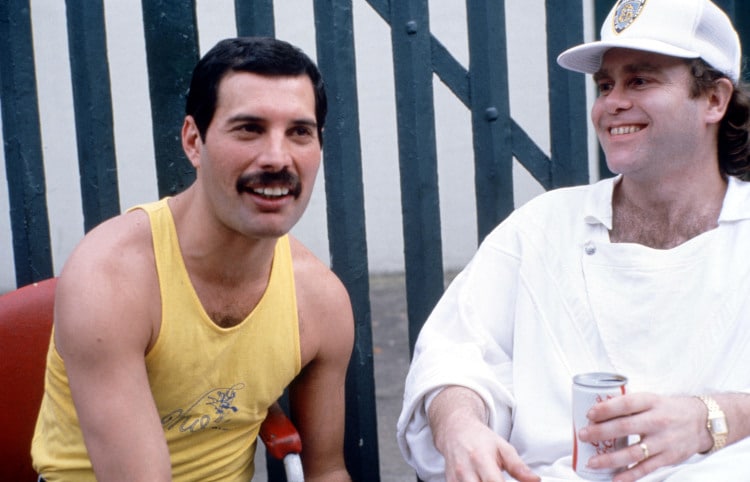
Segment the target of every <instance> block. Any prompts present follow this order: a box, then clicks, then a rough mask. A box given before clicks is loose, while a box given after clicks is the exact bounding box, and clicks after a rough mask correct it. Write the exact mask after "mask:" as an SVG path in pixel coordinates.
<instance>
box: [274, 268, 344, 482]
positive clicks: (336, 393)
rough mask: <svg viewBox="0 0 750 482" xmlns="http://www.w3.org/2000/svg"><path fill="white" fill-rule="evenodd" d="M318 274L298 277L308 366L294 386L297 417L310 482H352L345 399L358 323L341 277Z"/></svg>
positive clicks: (292, 396) (293, 408)
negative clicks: (346, 453) (348, 468)
mask: <svg viewBox="0 0 750 482" xmlns="http://www.w3.org/2000/svg"><path fill="white" fill-rule="evenodd" d="M316 263H317V262H316ZM296 269H297V267H296V266H295V270H296ZM313 271H314V272H315V273H316V274H315V275H314V276H313V277H310V278H306V276H305V275H303V276H301V277H299V276H298V288H297V291H298V300H299V308H300V317H301V321H300V338H301V344H302V351H303V363H305V362H306V365H305V366H304V368H303V369H302V373H300V375H299V376H298V377H297V379H296V380H295V381H294V382H293V383H292V385H291V387H290V392H289V393H290V402H291V411H292V414H291V415H292V420H293V421H294V423H295V425H296V426H297V430H298V431H299V433H300V437H301V438H302V464H303V467H304V471H305V480H309V481H311V482H314V481H331V482H338V481H347V482H348V481H350V480H351V479H350V477H349V474H348V473H347V471H346V465H345V464H344V418H345V417H344V415H345V410H346V407H345V396H344V395H345V380H346V370H347V367H348V364H349V358H350V357H351V352H352V346H353V342H354V319H353V315H352V309H351V304H350V301H349V296H348V294H347V292H346V289H345V288H344V286H343V285H342V284H341V282H340V281H339V280H338V278H336V277H335V276H334V275H333V273H331V272H330V271H329V270H328V269H327V268H325V270H318V269H315V270H313ZM309 274H310V272H307V275H309ZM306 279H307V281H305V280H306ZM310 281H312V282H310Z"/></svg>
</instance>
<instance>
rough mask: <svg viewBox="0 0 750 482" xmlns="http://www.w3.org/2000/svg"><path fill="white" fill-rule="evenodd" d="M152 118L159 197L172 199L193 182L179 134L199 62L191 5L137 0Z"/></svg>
mask: <svg viewBox="0 0 750 482" xmlns="http://www.w3.org/2000/svg"><path fill="white" fill-rule="evenodd" d="M142 5H143V27H144V35H145V37H146V58H147V63H148V79H149V91H150V94H151V118H152V124H153V134H154V152H155V155H156V174H157V179H158V184H159V196H168V195H173V194H177V193H178V192H180V191H182V190H183V189H184V188H186V187H187V186H188V185H190V184H191V183H192V182H193V180H194V179H195V171H194V170H193V166H192V165H190V163H189V162H188V161H187V159H186V158H185V154H184V153H183V151H182V143H181V140H180V128H181V127H182V122H183V119H184V117H185V110H184V107H185V94H186V93H187V91H188V88H189V87H190V76H191V75H192V72H193V67H195V64H196V63H197V62H198V54H199V49H198V30H197V27H196V18H195V0H142Z"/></svg>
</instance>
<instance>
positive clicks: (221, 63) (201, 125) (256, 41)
mask: <svg viewBox="0 0 750 482" xmlns="http://www.w3.org/2000/svg"><path fill="white" fill-rule="evenodd" d="M228 72H250V73H254V74H259V75H269V76H297V75H307V76H308V77H309V78H310V81H311V82H312V85H313V91H314V93H315V121H316V123H317V124H318V126H317V127H318V139H319V140H320V144H321V146H322V145H323V126H324V124H325V119H326V114H327V112H328V103H327V99H326V91H325V86H324V84H323V78H322V77H321V75H320V71H319V70H318V67H317V66H316V65H315V63H314V62H313V61H312V60H310V58H309V57H308V56H307V55H306V54H305V53H304V52H302V50H300V49H299V48H297V47H295V46H294V45H291V44H290V43H287V42H284V41H283V40H277V39H274V38H270V37H237V38H228V39H225V40H222V41H220V42H219V43H217V44H216V45H215V46H214V47H213V48H212V49H211V50H209V51H208V52H207V53H206V54H205V55H204V56H203V58H201V59H200V61H199V62H198V64H197V65H196V66H195V69H193V76H192V79H191V80H190V90H189V91H188V94H187V102H186V103H185V114H187V115H189V116H192V117H193V119H194V120H195V125H196V126H197V127H198V132H199V133H200V136H201V139H203V140H205V139H206V131H208V126H209V124H211V119H213V116H214V111H215V110H216V100H217V96H218V89H219V83H220V82H221V80H222V79H223V78H224V76H225V75H226V74H227V73H228Z"/></svg>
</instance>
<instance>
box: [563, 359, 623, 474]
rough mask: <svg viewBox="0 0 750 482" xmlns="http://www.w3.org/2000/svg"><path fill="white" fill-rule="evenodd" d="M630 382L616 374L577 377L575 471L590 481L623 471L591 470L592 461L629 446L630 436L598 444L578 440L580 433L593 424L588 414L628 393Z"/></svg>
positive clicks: (574, 432) (575, 385) (574, 403)
mask: <svg viewBox="0 0 750 482" xmlns="http://www.w3.org/2000/svg"><path fill="white" fill-rule="evenodd" d="M627 381H628V379H627V378H625V377H624V376H622V375H617V374H615V373H599V372H597V373H584V374H580V375H576V376H574V377H573V470H575V472H576V474H578V475H579V476H581V477H583V478H584V479H589V480H610V479H612V477H613V476H614V475H615V474H616V473H617V472H619V471H620V470H621V469H591V468H589V467H587V463H588V460H589V459H590V458H591V457H593V456H595V455H601V454H606V453H611V452H614V451H616V450H619V449H621V448H624V447H626V446H627V445H628V438H627V437H620V438H617V439H611V440H604V441H598V442H594V443H588V442H581V441H580V440H578V431H579V430H581V429H582V428H583V427H585V426H586V425H588V424H589V420H588V418H586V414H587V413H588V411H589V409H591V407H593V406H594V405H595V404H597V403H599V402H603V401H605V400H609V399H610V398H614V397H619V396H620V395H624V394H625V385H626V383H627Z"/></svg>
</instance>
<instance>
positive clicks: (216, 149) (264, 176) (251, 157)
mask: <svg viewBox="0 0 750 482" xmlns="http://www.w3.org/2000/svg"><path fill="white" fill-rule="evenodd" d="M183 146H184V147H185V152H186V154H187V155H188V157H189V158H190V160H191V162H192V163H193V166H195V168H196V173H197V180H196V185H197V186H198V187H199V189H200V192H202V194H203V197H204V199H205V200H206V202H207V205H208V210H209V212H211V213H212V214H213V215H214V216H215V217H216V219H217V220H218V222H219V224H222V225H224V226H225V227H226V228H227V229H229V230H232V231H236V232H239V233H241V234H242V235H244V236H247V237H251V238H269V237H279V236H281V235H283V234H285V233H287V232H288V231H289V230H290V229H291V228H292V226H294V224H295V223H296V222H297V221H298V220H299V218H300V217H301V216H302V213H303V212H304V210H305V208H306V207H307V203H308V201H309V200H310V195H311V193H312V187H313V184H314V183H315V177H316V175H317V172H318V168H319V166H320V159H321V148H320V140H319V138H318V130H317V123H316V120H315V95H314V92H313V86H312V82H311V81H310V78H309V77H308V76H306V75H300V76H294V77H285V76H262V75H257V74H253V73H248V72H230V73H228V74H227V75H226V76H225V77H224V78H223V79H222V80H221V82H220V84H219V89H218V98H217V103H216V110H215V112H214V115H213V118H212V120H211V123H210V125H209V127H208V130H207V132H206V135H205V139H201V137H200V134H199V132H198V129H197V127H196V126H195V122H194V121H193V119H192V117H190V116H188V117H187V118H186V120H185V125H184V126H183Z"/></svg>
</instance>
